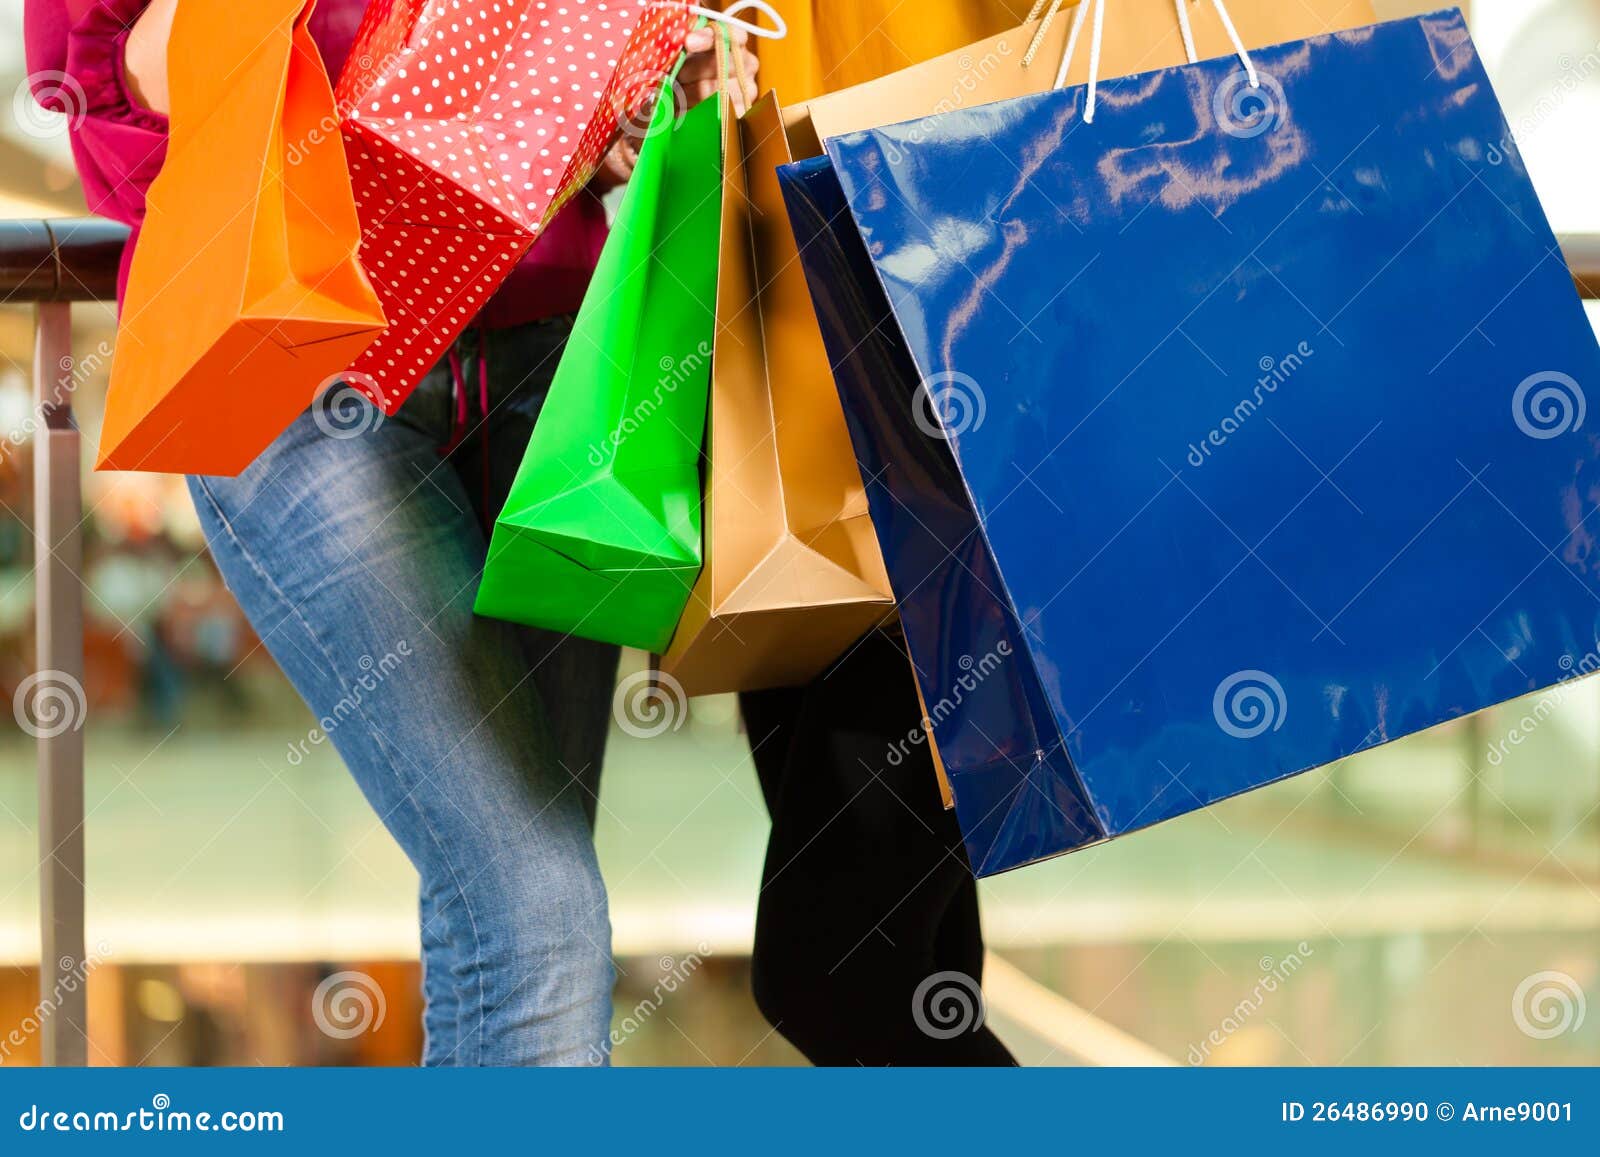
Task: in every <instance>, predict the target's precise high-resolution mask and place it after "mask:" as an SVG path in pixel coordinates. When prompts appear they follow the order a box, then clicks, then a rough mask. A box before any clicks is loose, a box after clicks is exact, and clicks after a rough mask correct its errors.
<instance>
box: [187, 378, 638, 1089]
mask: <svg viewBox="0 0 1600 1157" xmlns="http://www.w3.org/2000/svg"><path fill="white" fill-rule="evenodd" d="M436 392H437V391H435V393H436ZM418 393H419V395H422V397H421V398H418V397H416V396H414V397H413V402H417V403H418V406H417V407H415V408H414V407H413V406H412V404H411V403H408V404H407V407H406V409H404V410H402V411H401V413H400V414H398V415H396V416H395V417H393V418H390V419H387V420H384V421H382V422H381V423H379V424H377V425H376V426H374V427H372V428H370V429H366V430H364V432H362V433H360V434H359V436H355V437H336V436H330V435H329V434H327V433H324V432H323V426H324V425H326V423H319V422H318V421H316V419H315V417H314V415H312V414H309V413H308V414H306V415H302V417H301V418H300V419H299V420H297V421H296V422H295V424H294V425H293V426H292V427H290V429H289V430H287V431H286V432H285V433H284V434H283V435H282V436H281V437H279V438H278V439H277V441H276V442H274V443H273V445H272V446H271V447H270V448H269V449H268V450H267V452H266V453H265V454H263V455H262V457H261V458H260V459H258V460H257V461H256V462H255V463H254V464H253V465H252V466H251V467H250V468H249V469H248V470H247V471H245V473H244V474H242V475H241V476H240V477H238V478H234V479H227V478H196V479H191V481H190V489H191V492H192V493H193V495H194V498H195V503H196V506H197V508H198V510H199V512H200V516H201V520H202V522H203V524H204V526H205V530H206V535H207V538H208V541H209V542H210V544H211V548H212V553H213V555H214V557H215V558H216V560H217V564H218V566H219V568H220V569H221V570H222V573H223V575H224V577H225V578H226V580H227V582H228V584H229V586H230V588H231V589H232V590H233V592H234V594H235V595H236V597H237V598H238V599H239V602H240V604H241V605H242V606H243V607H244V609H245V611H246V613H247V614H248V615H249V617H250V620H251V622H252V624H253V625H254V626H255V628H256V631H257V633H258V634H259V635H260V636H261V639H262V641H263V643H264V644H265V645H266V647H267V648H268V650H270V651H271V653H272V655H273V657H274V658H275V659H276V660H277V661H278V663H279V665H280V666H281V667H282V668H283V670H284V671H285V673H286V674H287V675H288V676H289V678H290V680H291V681H292V682H293V683H294V685H295V687H296V688H297V689H298V690H299V692H300V694H301V696H302V697H303V698H304V699H305V700H306V702H307V703H308V704H309V705H310V706H311V708H312V712H313V714H314V715H316V716H317V718H318V719H319V721H320V726H321V728H322V730H323V731H324V732H326V735H327V738H329V739H331V740H332V741H333V743H334V745H335V746H336V747H337V748H338V750H339V753H340V755H341V756H342V757H343V758H344V761H345V763H346V764H347V765H348V766H349V767H350V770H351V772H352V774H353V775H354V776H355V778H356V780H357V782H358V784H359V785H360V787H361V790H362V791H363V792H364V793H365V795H366V796H367V799H368V800H369V801H370V802H371V804H372V806H373V807H374V809H375V810H376V811H377V813H378V817H379V818H380V819H381V820H382V821H383V823H384V824H385V826H386V827H387V828H388V829H389V831H390V832H392V833H393V835H394V837H395V838H396V840H397V841H398V842H399V843H400V845H401V846H402V848H404V849H405V851H406V853H407V855H408V856H409V857H410V858H411V861H412V862H413V863H414V864H415V865H416V867H417V870H418V872H419V874H420V876H421V891H422V901H421V910H422V916H423V919H424V925H425V926H424V933H423V942H424V946H425V954H426V963H425V971H426V989H427V994H428V997H429V1012H428V1017H427V1026H428V1040H427V1052H426V1058H425V1059H426V1060H427V1061H428V1062H429V1063H434V1064H467V1065H476V1064H585V1063H594V1062H596V1061H597V1060H600V1059H602V1058H603V1057H604V1048H605V1040H606V1037H607V1032H608V1028H609V1022H610V1012H611V986H612V977H613V971H612V964H611V956H610V925H609V920H608V915H607V909H606V900H605V890H604V886H603V884H602V883H601V879H600V873H599V869H598V865H597V863H596V859H595V853H594V846H593V842H592V839H591V834H590V824H589V819H588V813H587V811H586V806H585V796H586V794H590V793H592V790H593V782H592V781H593V779H594V776H595V772H596V771H597V769H598V765H599V753H598V752H596V753H594V756H593V758H592V759H588V760H585V759H583V758H582V756H581V753H580V752H578V751H577V750H576V749H575V747H574V745H573V744H571V743H569V742H567V737H566V736H564V735H563V734H562V731H561V728H562V726H563V715H564V713H563V711H562V710H561V707H560V705H559V704H553V703H551V702H548V701H547V699H546V694H545V692H546V690H547V689H548V687H549V686H550V685H551V683H552V682H555V683H556V684H558V685H559V682H560V678H559V668H560V666H561V664H562V662H563V661H564V657H563V655H562V649H561V648H554V655H553V656H552V653H551V652H552V648H551V647H550V646H549V645H548V644H549V642H550V641H549V640H548V638H547V637H542V636H538V635H537V634H536V633H532V632H526V631H524V630H522V629H520V628H517V627H514V626H511V625H509V624H505V623H499V622H494V621H491V620H486V619H480V618H476V617H474V616H473V614H472V599H473V595H474V593H475V591H476V589H477V580H478V574H479V572H480V570H481V568H482V566H483V560H484V551H485V540H484V535H483V533H482V530H481V528H480V526H479V524H478V521H477V519H476V517H475V516H474V513H473V510H472V503H471V500H470V499H469V497H468V494H467V491H466V488H465V487H464V486H463V484H462V480H461V478H459V477H458V476H457V475H456V473H455V472H454V471H453V470H451V469H449V468H441V463H440V461H439V458H438V456H437V453H436V447H437V445H438V444H439V442H440V441H441V440H442V433H443V432H442V431H441V430H439V429H437V428H436V424H435V423H434V422H432V421H423V420H419V419H418V417H417V413H418V412H422V411H423V410H425V408H426V405H427V404H431V403H429V402H428V395H427V393H426V392H425V390H419V391H418ZM432 401H433V402H439V401H440V399H438V398H437V397H434V398H433V399H432ZM447 406H448V398H447V397H446V398H444V399H443V401H442V404H439V405H438V406H436V407H435V408H437V409H438V410H439V412H440V413H443V412H446V408H447ZM414 411H415V412H414ZM369 424H370V423H369ZM541 640H543V645H541ZM575 653H576V652H575ZM581 661H582V662H583V663H584V664H586V665H587V666H591V667H592V666H596V665H598V666H600V667H602V668H603V667H604V666H605V664H606V663H608V662H609V663H610V664H611V665H612V670H614V664H615V652H614V651H612V650H609V649H604V648H601V649H586V650H584V651H583V652H582V659H581ZM536 666H538V667H539V670H540V674H539V676H538V677H536V676H535V668H536ZM581 674H583V675H584V677H585V679H586V680H587V682H588V683H590V684H593V685H596V686H603V685H608V682H609V679H610V677H611V673H610V672H609V671H606V670H603V669H602V670H599V671H585V672H581ZM552 675H555V676H556V678H555V679H554V680H552V679H551V678H550V676H552ZM591 714H592V712H591ZM591 730H592V729H591ZM585 768H587V769H588V770H585ZM586 777H587V779H588V780H589V781H590V782H583V781H584V780H585V778H586Z"/></svg>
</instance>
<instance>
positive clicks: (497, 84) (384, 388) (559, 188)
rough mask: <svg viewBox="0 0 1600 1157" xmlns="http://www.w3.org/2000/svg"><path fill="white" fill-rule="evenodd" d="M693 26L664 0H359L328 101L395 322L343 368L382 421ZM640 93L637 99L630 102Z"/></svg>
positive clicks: (601, 150) (370, 257)
mask: <svg viewBox="0 0 1600 1157" xmlns="http://www.w3.org/2000/svg"><path fill="white" fill-rule="evenodd" d="M694 21H695V17H694V15H693V14H692V13H690V11H689V10H688V8H687V6H686V5H684V4H679V3H675V2H667V3H662V2H660V0H370V3H368V5H367V9H366V14H365V17H364V18H363V20H362V24H361V29H360V31H359V32H358V33H357V36H356V42H355V46H354V47H353V48H352V49H351V51H350V57H349V60H348V61H347V62H346V64H345V67H344V71H343V72H342V73H341V74H340V76H339V83H338V87H337V90H336V93H335V96H336V99H337V103H338V107H339V110H340V118H341V127H342V129H343V135H344V143H345V153H346V155H347V158H348V160H349V164H350V180H351V185H352V187H353V189H354V192H355V198H356V208H357V210H358V212H359V213H360V216H361V234H362V236H361V264H362V267H363V268H365V269H366V271H367V275H368V277H370V278H371V280H372V284H373V287H374V288H375V289H376V290H377V293H378V297H379V299H380V300H381V302H382V303H383V310H384V316H385V317H387V318H388V319H389V326H388V328H387V329H385V330H384V331H383V333H382V334H381V335H379V337H378V340H377V341H375V342H374V343H373V344H372V345H371V346H369V347H368V348H367V350H366V352H365V353H363V354H362V355H361V357H360V358H359V359H358V360H357V361H356V362H355V363H354V364H353V365H352V366H351V367H350V368H351V371H352V376H353V377H355V375H363V376H361V377H356V378H355V380H356V382H357V386H358V388H360V389H362V390H363V391H364V392H366V393H368V394H370V395H373V401H374V402H376V403H377V404H378V405H379V406H381V407H382V408H383V410H384V411H385V412H386V413H390V414H392V413H394V411H395V410H397V409H398V408H399V407H400V405H401V403H403V402H404V401H405V399H406V397H407V396H408V395H409V394H410V393H411V391H412V389H414V388H415V386H416V384H417V382H418V381H420V380H421V378H422V376H423V375H424V374H426V373H427V372H428V370H429V369H431V368H432V367H433V365H434V364H435V363H436V362H437V361H438V360H439V358H440V356H441V355H443V353H444V352H445V350H446V349H447V348H449V345H450V343H451V342H453V341H454V340H455V339H456V337H457V336H459V335H460V333H461V331H462V330H464V329H465V328H466V327H467V326H468V325H469V324H470V323H471V321H472V319H473V317H475V316H476V315H477V313H478V311H479V310H480V309H481V308H482V307H483V305H484V304H485V303H486V302H487V301H488V299H489V298H490V297H491V296H492V295H493V294H494V291H495V290H496V289H497V288H498V287H499V286H500V284H501V283H502V282H503V281H504V280H505V279H506V278H507V277H508V276H509V275H510V273H511V271H512V270H513V269H514V268H516V265H517V262H518V261H520V260H521V258H522V256H523V254H525V253H526V252H527V251H528V249H529V247H530V246H531V245H532V244H533V243H534V240H535V238H536V237H537V236H538V233H539V231H540V229H541V228H542V227H543V226H544V225H545V224H546V223H547V222H548V221H549V220H550V219H551V218H552V217H553V216H554V215H555V213H556V210H558V209H559V208H560V207H561V206H562V205H563V204H565V203H566V201H567V200H568V198H570V197H571V196H572V195H573V194H575V193H576V192H578V191H579V190H580V189H582V188H583V186H584V185H585V184H586V183H587V182H588V180H589V178H590V177H592V176H593V175H594V172H595V170H596V169H597V168H598V167H599V164H600V162H601V160H602V159H603V158H604V156H605V153H606V150H607V149H609V148H610V147H611V144H612V142H613V141H614V140H615V139H616V136H617V133H618V131H619V127H620V124H621V121H622V119H623V118H624V117H625V116H628V115H631V114H632V113H633V112H635V111H636V110H635V109H632V108H627V107H625V106H626V105H627V104H628V99H629V98H630V97H631V96H632V93H633V89H635V88H637V87H638V86H636V85H634V86H631V87H630V89H629V92H628V93H622V92H621V90H619V89H618V85H619V84H621V83H623V82H621V81H619V79H618V78H619V77H637V76H639V75H641V74H656V75H662V76H664V75H665V73H666V72H667V71H668V70H670V69H671V68H672V66H673V64H674V62H675V61H676V60H677V57H678V54H679V53H680V52H681V51H682V48H683V41H684V37H685V36H687V35H688V33H689V30H690V29H691V28H692V27H693V25H694ZM640 95H643V94H642V93H641V94H640Z"/></svg>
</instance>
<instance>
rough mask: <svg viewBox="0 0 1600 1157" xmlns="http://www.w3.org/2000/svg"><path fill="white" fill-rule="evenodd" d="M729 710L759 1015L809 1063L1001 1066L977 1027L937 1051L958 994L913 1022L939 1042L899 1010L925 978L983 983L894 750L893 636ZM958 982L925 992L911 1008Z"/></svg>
mask: <svg viewBox="0 0 1600 1157" xmlns="http://www.w3.org/2000/svg"><path fill="white" fill-rule="evenodd" d="M740 707H741V709H742V710H743V712H744V718H745V725H746V728H747V730H748V731H749V733H750V745H751V748H752V749H753V751H754V757H755V764H756V773H757V775H758V776H759V777H760V780H761V792H762V794H763V795H764V796H765V797H766V801H767V810H768V812H769V813H771V815H772V834H771V836H770V838H769V839H768V841H767V860H766V867H765V869H764V870H763V872H762V878H761V899H760V903H759V905H758V907H757V910H756V938H755V952H754V960H753V962H752V973H753V983H754V987H755V997H756V1003H757V1004H758V1005H759V1006H760V1008H761V1011H762V1013H763V1015H765V1016H766V1018H767V1019H768V1020H769V1021H770V1022H771V1023H772V1025H773V1026H774V1027H775V1028H776V1029H777V1030H778V1031H779V1032H780V1033H782V1034H783V1036H784V1037H785V1038H786V1039H787V1040H788V1041H789V1042H790V1043H791V1044H793V1045H794V1046H795V1047H796V1048H797V1049H799V1050H800V1051H801V1052H802V1053H804V1054H805V1055H806V1057H807V1059H809V1060H810V1061H811V1062H812V1063H813V1064H818V1065H856V1064H862V1065H1010V1064H1015V1063H1016V1062H1015V1061H1014V1060H1013V1059H1012V1056H1011V1054H1010V1053H1009V1052H1007V1051H1006V1047H1005V1046H1004V1045H1003V1044H1001V1043H1000V1041H999V1039H998V1038H997V1037H996V1036H995V1035H994V1033H992V1032H991V1031H989V1029H988V1028H987V1027H980V1028H978V1029H976V1030H975V1031H962V1032H959V1033H957V1034H956V1035H953V1036H948V1037H946V1038H944V1039H941V1037H942V1036H943V1033H944V1031H947V1030H948V1028H949V1027H954V1025H953V1024H952V1022H951V1021H948V1020H941V1019H940V1016H941V1013H942V1014H943V1015H946V1016H952V1017H954V1018H955V1020H956V1021H957V1022H959V1021H960V1019H961V1013H960V1012H959V1003H958V1000H959V997H957V1003H951V1004H947V1005H946V1006H945V1007H944V1008H943V1009H942V1010H940V1009H937V1008H936V1009H934V1011H933V1015H932V1016H931V1017H930V1016H928V1015H927V1013H926V1012H924V1013H923V1014H922V1015H921V1017H920V1019H921V1020H922V1022H923V1023H924V1024H927V1025H929V1026H931V1027H932V1028H933V1029H934V1030H935V1031H936V1032H938V1033H939V1035H930V1034H929V1033H928V1032H926V1031H924V1029H923V1028H922V1027H919V1024H918V1021H919V1016H918V1015H914V1014H913V1007H912V1002H913V997H914V996H915V995H916V993H917V989H918V986H919V985H922V984H923V983H924V982H925V981H927V980H928V978H929V977H931V976H933V975H934V974H936V973H941V972H955V973H961V974H963V976H964V977H969V978H971V982H972V984H973V985H976V984H977V983H978V982H979V981H980V980H981V978H982V975H983V933H982V930H981V928H980V927H979V923H978V890H977V885H976V883H975V882H974V880H973V878H972V872H971V870H970V869H969V868H968V867H967V858H966V853H965V851H964V850H963V848H962V846H961V833H960V830H959V829H958V828H957V826H956V822H955V816H954V813H952V812H947V811H945V810H944V807H943V805H942V803H941V801H940V799H939V788H938V783H937V780H936V779H935V774H934V768H933V761H932V758H931V756H930V755H929V754H928V750H927V747H926V745H925V744H917V745H910V744H904V743H903V741H904V740H905V737H906V735H907V733H908V732H909V731H911V730H912V729H913V728H916V727H918V726H919V725H920V721H921V710H920V708H919V706H918V703H917V694H916V688H915V686H914V685H913V683H912V681H911V673H910V667H909V664H908V663H907V660H906V654H905V651H904V650H903V649H902V644H901V643H900V642H899V640H897V639H895V638H891V637H890V636H888V635H884V634H881V633H874V634H872V635H869V636H868V637H867V638H866V639H865V640H863V641H862V642H861V643H860V644H859V645H858V646H857V647H856V648H855V650H853V651H852V652H851V653H850V654H849V655H847V656H846V657H845V658H844V659H842V660H840V662H839V663H837V664H835V666H834V667H833V669H832V670H830V671H829V672H828V673H827V674H826V675H824V676H822V677H821V678H819V679H818V680H816V681H815V682H814V683H813V684H812V685H811V686H809V687H806V688H802V689H798V690H792V691H790V690H783V691H761V692H753V693H746V694H744V695H741V696H740ZM897 742H901V743H902V748H903V749H904V750H905V754H904V757H903V758H901V759H900V760H899V762H898V764H895V763H891V761H890V748H891V745H893V744H895V743H897ZM961 985H962V981H961V979H960V978H955V979H952V980H950V981H940V982H938V983H937V984H935V985H934V986H933V987H932V989H931V990H930V991H928V992H927V993H925V999H924V1000H923V1002H922V1004H923V1006H924V1009H926V1008H927V1007H928V1006H929V1004H930V1002H932V1003H934V1004H937V1003H938V1001H939V998H940V997H939V992H938V989H939V988H940V987H949V986H956V987H960V986H961ZM952 992H954V989H952ZM967 1023H970V1021H968V1022H967Z"/></svg>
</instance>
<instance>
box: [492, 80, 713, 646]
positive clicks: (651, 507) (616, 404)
mask: <svg viewBox="0 0 1600 1157" xmlns="http://www.w3.org/2000/svg"><path fill="white" fill-rule="evenodd" d="M722 104H723V101H722V99H712V100H707V101H703V102H702V103H701V104H699V105H697V106H696V107H695V108H693V109H691V110H689V112H687V113H686V114H683V115H682V116H681V119H680V118H679V116H678V114H677V110H676V109H675V108H674V104H673V93H672V86H671V84H670V82H669V83H668V84H667V85H666V86H665V87H664V89H663V91H662V93H661V96H660V99H659V100H658V101H657V102H656V107H655V112H654V114H653V116H652V117H651V121H650V126H649V130H648V132H647V133H646V136H645V140H644V143H643V145H642V146H641V148H640V151H639V161H638V165H637V167H636V168H635V169H634V172H633V176H632V178H631V180H630V181H629V183H628V189H627V192H626V193H625V194H624V196H623V199H622V205H621V206H620V208H619V209H618V212H617V218H616V221H615V223H614V225H613V227H612V230H611V235H610V237H609V238H607V240H606V244H605V247H604V249H603V250H602V251H601V254H600V260H599V262H598V264H597V265H596V266H595V274H594V280H593V281H592V282H591V283H590V286H589V291H588V293H587V295H586V296H585V297H584V301H583V306H582V308H580V309H579V311H578V317H577V321H576V322H575V323H574V325H573V330H572V336H571V337H570V338H569V339H568V342H567V348H566V351H565V352H564V354H563V355H562V359H561V364H560V366H559V367H558V368H557V370H556V375H555V379H554V381H553V382H552V383H551V385H550V394H549V397H548V398H547V399H546V401H545V404H544V409H543V411H542V412H541V413H540V415H539V420H538V422H537V423H536V424H535V426H534V431H533V437H532V438H531V439H530V440H529V442H528V449H527V453H526V454H525V455H524V457H523V460H522V465H521V467H520V468H519V469H518V471H517V477H516V480H515V481H514V482H513V483H512V486H511V492H510V496H509V497H508V498H507V500H506V505H505V509H504V510H503V511H501V513H500V517H499V518H498V519H497V520H496V521H495V527H494V534H493V536H492V538H491V540H490V543H489V558H488V563H487V565H486V567H485V569H484V573H483V581H482V584H481V585H480V586H479V588H478V597H477V602H476V604H475V609H476V611H477V612H478V613H479V614H481V615H488V616H491V617H493V618H497V619H510V620H512V621H513V622H518V623H527V624H529V625H531V626H536V627H546V628H549V629H551V630H557V631H564V632H567V633H570V634H574V635H581V636H583V637H585V638H590V639H599V640H601V641H603V642H610V643H621V644H624V645H626V646H632V647H639V648H642V649H645V650H650V651H663V650H665V649H666V646H667V643H668V642H669V641H670V640H671V638H672V632H673V629H674V628H675V627H676V625H677V622H678V618H679V616H680V615H681V614H682V613H683V608H684V605H685V604H686V603H687V602H688V599H689V592H690V589H691V588H692V587H693V586H694V582H695V579H696V577H697V576H698V575H699V573H700V564H701V539H700V533H701V512H700V493H701V485H700V454H701V444H702V442H703V440H704V435H705V424H706V398H707V391H708V388H709V382H710V372H711V357H710V352H711V341H712V335H713V330H714V326H715V299H716V289H717V242H718V231H719V224H720V220H721V206H722V196H721V192H722V165H723V158H722V117H723V116H724V115H732V114H731V112H730V113H726V114H725V113H724V112H723V109H722Z"/></svg>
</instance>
